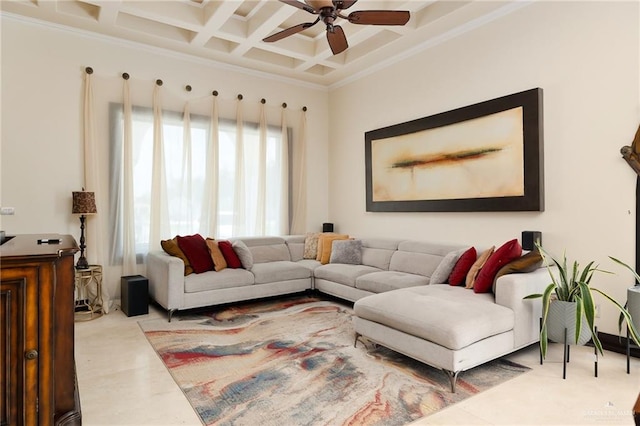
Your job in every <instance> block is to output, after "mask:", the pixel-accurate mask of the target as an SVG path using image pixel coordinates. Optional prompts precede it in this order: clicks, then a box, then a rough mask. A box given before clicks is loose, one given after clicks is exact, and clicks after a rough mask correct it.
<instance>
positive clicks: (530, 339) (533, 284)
mask: <svg viewBox="0 0 640 426" xmlns="http://www.w3.org/2000/svg"><path fill="white" fill-rule="evenodd" d="M550 282H551V278H550V277H549V271H548V270H547V268H546V267H542V268H538V269H536V270H535V271H533V272H526V273H519V274H507V275H503V276H501V277H499V278H498V280H497V281H496V292H495V296H496V303H497V304H499V305H502V306H506V307H507V308H510V309H512V310H513V312H514V314H515V324H514V339H515V342H514V343H515V347H516V348H520V347H523V346H527V345H529V344H531V343H535V342H537V341H539V340H540V317H541V316H542V302H541V300H540V299H527V300H524V297H525V296H528V295H530V294H533V293H542V292H543V291H544V289H545V288H546V287H547V285H549V283H550Z"/></svg>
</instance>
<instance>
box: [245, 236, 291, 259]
mask: <svg viewBox="0 0 640 426" xmlns="http://www.w3.org/2000/svg"><path fill="white" fill-rule="evenodd" d="M242 241H243V242H244V243H245V244H246V245H247V247H248V248H249V251H250V252H251V254H252V256H253V263H265V262H276V261H279V260H288V261H290V260H291V255H290V254H289V248H288V247H287V244H286V242H285V240H284V238H282V237H243V238H242Z"/></svg>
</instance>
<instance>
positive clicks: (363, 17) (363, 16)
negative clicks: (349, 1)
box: [347, 10, 411, 25]
mask: <svg viewBox="0 0 640 426" xmlns="http://www.w3.org/2000/svg"><path fill="white" fill-rule="evenodd" d="M410 17H411V15H410V14H409V12H408V11H406V10H361V11H357V12H351V13H350V14H349V16H348V17H347V19H348V20H349V22H351V23H352V24H361V25H404V24H406V23H407V22H409V18H410Z"/></svg>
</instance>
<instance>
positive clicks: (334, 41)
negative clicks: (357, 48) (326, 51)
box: [327, 25, 349, 55]
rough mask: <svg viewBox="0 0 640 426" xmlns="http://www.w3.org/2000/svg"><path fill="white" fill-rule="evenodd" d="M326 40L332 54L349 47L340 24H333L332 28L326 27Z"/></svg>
mask: <svg viewBox="0 0 640 426" xmlns="http://www.w3.org/2000/svg"><path fill="white" fill-rule="evenodd" d="M327 41H328V42H329V47H330V48H331V51H332V52H333V54H334V55H337V54H338V53H342V52H344V51H345V50H346V49H347V47H349V44H348V43H347V37H346V36H345V35H344V31H343V30H342V27H340V25H334V26H333V28H332V29H328V28H327Z"/></svg>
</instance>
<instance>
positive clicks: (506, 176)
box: [365, 89, 543, 211]
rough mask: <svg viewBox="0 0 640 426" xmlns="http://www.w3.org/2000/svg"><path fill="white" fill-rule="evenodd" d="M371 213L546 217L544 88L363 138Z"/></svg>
mask: <svg viewBox="0 0 640 426" xmlns="http://www.w3.org/2000/svg"><path fill="white" fill-rule="evenodd" d="M365 159H366V171H367V176H366V180H367V182H366V184H367V211H505V210H506V211H516V210H520V211H542V210H543V197H542V195H543V194H542V188H543V185H542V183H543V180H542V176H543V175H542V164H543V163H542V90H541V89H532V90H529V91H526V92H521V93H516V94H513V95H508V96H505V97H502V98H498V99H493V100H490V101H486V102H481V103H478V104H474V105H470V106H467V107H463V108H459V109H456V110H453V111H449V112H445V113H441V114H437V115H434V116H429V117H425V118H422V119H419V120H414V121H411V122H407V123H402V124H398V125H395V126H391V127H386V128H383V129H378V130H374V131H370V132H367V133H366V134H365Z"/></svg>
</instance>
